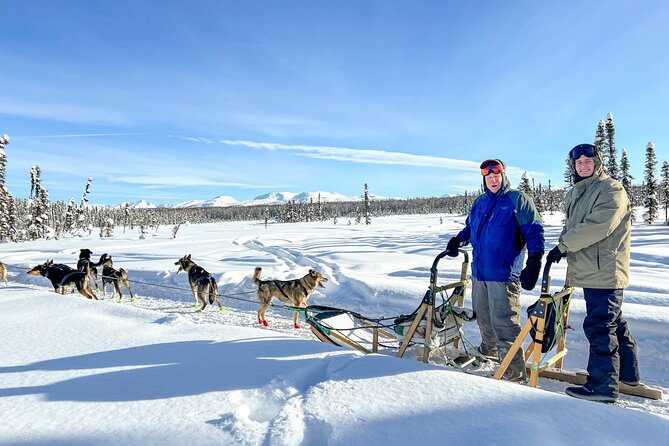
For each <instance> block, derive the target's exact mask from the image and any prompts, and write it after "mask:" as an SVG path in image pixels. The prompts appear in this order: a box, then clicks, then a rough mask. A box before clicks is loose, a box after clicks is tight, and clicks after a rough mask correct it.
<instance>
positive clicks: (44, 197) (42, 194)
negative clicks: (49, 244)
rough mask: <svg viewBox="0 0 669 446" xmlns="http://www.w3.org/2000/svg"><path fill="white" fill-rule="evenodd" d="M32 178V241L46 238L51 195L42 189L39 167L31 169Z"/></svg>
mask: <svg viewBox="0 0 669 446" xmlns="http://www.w3.org/2000/svg"><path fill="white" fill-rule="evenodd" d="M30 178H31V192H30V193H31V196H32V197H33V199H32V202H31V209H30V213H31V223H30V226H29V231H28V232H29V236H30V238H31V239H32V240H36V239H38V238H42V237H44V236H45V235H46V234H45V229H46V228H47V226H48V224H47V223H48V216H47V213H48V208H49V193H48V191H47V190H46V189H45V188H44V187H42V179H41V171H40V168H39V166H37V165H35V166H33V167H32V168H31V169H30Z"/></svg>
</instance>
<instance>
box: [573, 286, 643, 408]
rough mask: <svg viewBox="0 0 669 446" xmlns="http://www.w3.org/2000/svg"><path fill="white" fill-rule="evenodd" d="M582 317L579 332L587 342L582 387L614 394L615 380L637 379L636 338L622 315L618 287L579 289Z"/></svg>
mask: <svg viewBox="0 0 669 446" xmlns="http://www.w3.org/2000/svg"><path fill="white" fill-rule="evenodd" d="M583 294H584V296H585V306H586V316H585V319H584V320H583V331H584V332H585V336H586V337H587V338H588V341H589V342H590V356H589V358H588V380H587V382H586V383H585V386H584V387H585V388H586V389H588V390H590V391H592V392H594V393H596V394H599V395H606V396H612V397H617V396H618V380H619V379H620V380H621V381H625V382H627V383H638V382H639V362H638V359H637V346H636V341H635V340H634V338H633V337H632V334H631V333H630V331H629V328H628V327H627V321H625V319H624V318H623V314H622V311H621V308H620V307H621V305H622V302H623V290H622V289H595V288H583Z"/></svg>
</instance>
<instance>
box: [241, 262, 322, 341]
mask: <svg viewBox="0 0 669 446" xmlns="http://www.w3.org/2000/svg"><path fill="white" fill-rule="evenodd" d="M261 271H262V268H260V267H256V269H255V272H254V273H253V283H254V284H256V285H258V300H259V301H260V309H259V310H258V323H259V324H263V325H264V326H266V327H267V326H269V324H268V323H267V320H266V319H265V313H266V312H267V309H268V308H269V306H270V304H271V303H272V299H273V298H275V297H276V298H277V299H279V300H280V301H282V302H286V303H289V304H291V305H292V306H294V307H302V308H304V307H306V306H307V299H308V298H309V295H310V294H311V292H312V291H313V290H314V289H315V288H316V287H317V286H319V287H321V288H325V285H323V282H327V281H328V279H326V278H325V277H323V275H322V274H321V273H319V272H318V271H315V270H313V269H310V270H309V272H308V273H307V274H306V275H305V276H304V277H301V278H299V279H293V280H260V272H261ZM293 326H294V327H295V328H300V326H299V325H298V324H297V312H295V315H294V316H293Z"/></svg>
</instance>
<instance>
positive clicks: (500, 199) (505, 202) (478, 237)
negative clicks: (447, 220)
mask: <svg viewBox="0 0 669 446" xmlns="http://www.w3.org/2000/svg"><path fill="white" fill-rule="evenodd" d="M458 237H460V239H462V240H463V241H464V242H470V243H471V244H472V247H473V257H474V260H473V263H472V275H473V276H474V278H475V279H477V280H484V281H489V282H509V281H512V280H518V279H519V277H520V271H521V270H522V268H523V261H524V258H525V254H524V250H523V248H524V247H525V245H527V251H528V252H529V253H530V254H533V253H535V252H541V253H543V251H544V228H543V226H542V224H541V216H540V215H539V213H538V212H537V210H536V208H535V207H534V202H533V201H532V199H531V198H529V197H528V196H527V195H526V194H524V193H523V192H520V191H517V190H512V189H511V188H510V187H509V181H508V179H507V178H506V176H505V178H504V181H503V183H502V188H501V189H500V190H499V191H498V192H497V193H496V194H493V193H492V192H490V191H489V190H488V189H487V188H486V189H485V193H483V194H481V195H479V196H478V197H477V198H476V200H474V204H473V205H472V210H471V212H470V213H469V217H467V223H466V225H465V228H464V229H463V230H462V231H460V233H459V234H458Z"/></svg>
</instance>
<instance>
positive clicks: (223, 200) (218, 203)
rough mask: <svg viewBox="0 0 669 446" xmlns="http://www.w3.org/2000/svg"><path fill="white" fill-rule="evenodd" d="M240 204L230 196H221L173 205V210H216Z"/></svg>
mask: <svg viewBox="0 0 669 446" xmlns="http://www.w3.org/2000/svg"><path fill="white" fill-rule="evenodd" d="M236 204H239V202H238V201H237V199H236V198H234V197H231V196H230V195H219V196H218V197H214V198H212V199H211V200H190V201H184V202H181V203H177V204H175V205H171V206H169V207H172V208H215V207H226V206H234V205H236Z"/></svg>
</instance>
